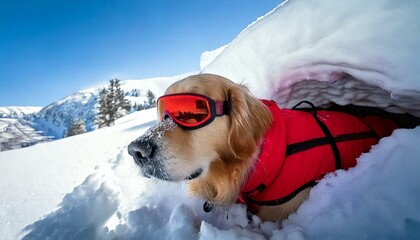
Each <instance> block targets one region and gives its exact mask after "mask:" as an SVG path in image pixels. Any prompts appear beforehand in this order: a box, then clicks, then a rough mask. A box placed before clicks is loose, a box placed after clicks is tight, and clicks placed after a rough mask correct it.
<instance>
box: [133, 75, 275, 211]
mask: <svg viewBox="0 0 420 240" xmlns="http://www.w3.org/2000/svg"><path fill="white" fill-rule="evenodd" d="M178 93H193V94H200V95H204V96H206V97H208V98H210V99H213V100H215V101H228V103H229V111H228V112H229V113H228V114H227V115H223V116H218V117H216V118H215V119H214V120H213V121H212V122H211V123H210V124H208V125H206V126H203V127H200V128H197V129H194V130H185V129H183V128H181V127H180V126H178V125H177V124H176V123H175V122H174V121H173V119H172V118H171V117H167V118H165V119H164V120H162V121H160V122H159V123H158V124H157V125H156V126H154V127H152V128H150V129H149V130H148V131H147V132H146V133H145V134H144V135H143V136H141V137H140V138H138V139H136V140H135V141H133V142H132V143H131V144H130V145H129V148H128V151H129V153H130V154H131V155H132V156H133V158H134V160H135V162H136V163H137V164H138V165H139V166H140V168H141V170H142V172H143V174H144V175H145V176H153V177H156V178H159V179H163V180H169V181H182V180H191V181H190V182H189V185H190V189H191V190H192V192H193V193H195V194H198V195H201V196H202V197H205V198H207V199H208V200H212V201H214V202H219V203H226V204H228V203H232V202H234V201H235V200H236V197H237V194H238V191H239V188H240V186H241V184H242V181H243V178H244V177H245V175H246V173H247V172H248V170H249V168H250V167H251V166H252V164H253V158H254V156H253V155H255V154H256V153H257V149H258V148H257V147H258V141H259V140H260V138H261V137H262V136H263V134H264V133H265V132H266V131H267V129H268V127H269V125H270V123H271V115H270V113H269V111H268V109H267V108H266V107H265V106H264V105H263V104H262V103H261V102H260V101H259V100H258V99H256V98H255V97H253V96H252V95H251V94H250V93H249V91H248V90H247V89H246V88H245V87H243V86H241V85H238V84H235V83H233V82H231V81H230V80H228V79H226V78H223V77H220V76H216V75H210V74H202V75H195V76H191V77H188V78H186V79H184V80H181V81H178V82H176V83H174V84H173V85H171V86H170V87H169V88H168V89H167V90H166V93H165V95H169V94H178Z"/></svg>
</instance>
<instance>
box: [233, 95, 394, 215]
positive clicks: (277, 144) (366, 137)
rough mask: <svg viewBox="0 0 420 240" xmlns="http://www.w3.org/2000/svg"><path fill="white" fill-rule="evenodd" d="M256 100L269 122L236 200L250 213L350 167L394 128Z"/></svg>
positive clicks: (390, 123) (374, 121)
mask: <svg viewBox="0 0 420 240" xmlns="http://www.w3.org/2000/svg"><path fill="white" fill-rule="evenodd" d="M262 101H263V103H264V104H265V105H266V106H267V107H268V109H269V110H270V111H271V113H272V115H273V119H274V121H273V123H272V125H271V127H270V129H269V130H268V132H267V133H266V134H265V136H264V139H263V142H262V143H261V152H260V155H259V158H258V160H257V161H256V164H255V166H254V168H253V171H252V172H251V173H250V174H249V178H248V180H247V181H246V182H245V184H244V185H243V187H242V189H241V194H240V196H239V198H238V202H240V203H245V204H247V205H248V207H249V209H250V211H251V212H254V213H256V212H258V208H259V206H274V205H279V204H283V203H285V202H287V201H288V200H290V199H292V198H293V197H294V196H296V194H298V193H299V192H300V191H301V190H303V189H305V188H307V187H310V186H313V185H314V184H315V182H316V181H318V180H320V179H321V178H322V177H323V176H324V175H325V174H326V173H329V172H333V171H335V170H337V169H348V168H350V167H354V166H355V165H356V158H357V157H359V156H360V155H361V153H363V152H367V151H369V149H370V148H371V146H372V145H374V144H376V143H377V142H378V140H379V138H381V137H385V136H389V135H390V134H391V133H392V131H393V130H394V129H396V128H397V127H398V125H397V124H396V123H394V122H393V121H391V120H388V119H385V118H383V117H379V116H375V115H368V116H365V117H363V118H361V117H356V116H354V115H351V114H347V113H344V112H338V111H326V110H318V111H317V112H311V111H302V110H292V109H280V108H279V107H278V106H277V104H276V103H275V102H273V101H267V100H262ZM313 111H315V110H314V109H313Z"/></svg>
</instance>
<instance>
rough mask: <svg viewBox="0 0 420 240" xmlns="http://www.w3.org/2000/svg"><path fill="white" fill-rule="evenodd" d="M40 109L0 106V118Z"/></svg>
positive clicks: (22, 114)
mask: <svg viewBox="0 0 420 240" xmlns="http://www.w3.org/2000/svg"><path fill="white" fill-rule="evenodd" d="M41 109H42V107H13V106H12V107H0V118H19V117H23V116H25V115H27V114H31V113H36V112H39V110H41Z"/></svg>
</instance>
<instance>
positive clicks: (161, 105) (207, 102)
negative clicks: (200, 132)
mask: <svg viewBox="0 0 420 240" xmlns="http://www.w3.org/2000/svg"><path fill="white" fill-rule="evenodd" d="M157 110H158V119H159V121H163V120H164V119H165V118H167V117H170V118H172V120H173V121H174V122H175V123H176V124H177V125H178V126H179V127H181V128H183V129H186V130H193V129H197V128H201V127H204V126H206V125H208V124H209V123H211V122H212V121H213V120H214V119H215V118H216V117H220V116H223V115H227V114H228V102H227V101H214V100H213V99H211V98H209V97H207V96H204V95H200V94H194V93H178V94H169V95H164V96H162V97H160V98H158V100H157Z"/></svg>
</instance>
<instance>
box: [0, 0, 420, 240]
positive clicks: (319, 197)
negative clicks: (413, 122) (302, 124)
mask: <svg viewBox="0 0 420 240" xmlns="http://www.w3.org/2000/svg"><path fill="white" fill-rule="evenodd" d="M419 20H420V2H419V1H386V0H377V1H362V0H358V1H347V2H345V1H340V2H338V1H334V2H332V1H326V0H318V1H309V0H294V1H289V2H287V3H286V4H285V5H284V6H281V7H278V8H277V9H276V10H274V11H273V12H271V13H269V14H268V15H266V16H265V17H263V18H261V19H260V20H259V21H257V22H255V23H254V24H252V25H250V26H249V27H248V28H247V29H245V30H244V31H243V32H242V33H241V34H240V35H239V36H238V37H237V38H236V39H235V40H234V41H233V42H232V43H230V44H228V45H227V46H226V48H225V49H224V50H223V51H222V52H221V53H220V54H218V55H217V54H216V55H217V56H215V58H214V61H213V62H211V63H209V64H208V65H207V67H205V68H204V69H203V71H204V72H213V73H218V74H221V75H224V76H226V77H229V78H231V79H233V80H234V81H237V82H244V83H246V84H247V85H248V86H249V87H250V89H251V91H253V92H254V93H255V94H256V95H257V96H259V97H266V98H269V97H272V98H275V99H276V100H277V101H278V102H279V104H280V105H283V106H290V105H292V104H293V103H294V102H296V101H298V99H308V100H311V101H313V102H315V103H317V104H318V105H322V104H328V103H329V102H330V101H334V102H337V103H343V104H345V103H359V104H364V105H374V106H378V107H382V108H386V109H388V110H392V111H408V112H411V113H413V114H417V115H419V114H418V113H419V109H420V108H419V101H418V99H419V96H420V95H419V92H420V81H419V78H418V76H420V61H417V58H418V56H420V54H419V53H420V47H419V46H418V43H419V42H420V37H419V35H420V29H419V24H418V22H420V21H419ZM305 80H309V81H305ZM155 111H156V109H150V110H147V111H142V112H137V113H134V114H130V115H128V116H126V117H124V118H122V119H119V120H118V121H117V123H116V125H115V126H113V127H110V128H106V129H101V130H97V131H94V132H90V133H87V134H83V135H79V136H74V137H70V138H66V139H62V140H59V141H55V142H51V143H46V144H39V145H36V146H33V147H30V148H25V149H20V150H13V151H8V152H2V153H0V173H1V176H0V178H1V181H0V189H1V194H0V232H1V234H2V238H4V239H16V238H24V239H223V240H224V239H270V238H271V239H419V238H420V206H419V202H420V184H419V182H420V175H419V174H418V173H419V172H420V148H419V147H418V144H419V141H420V127H418V128H416V129H410V130H396V131H395V132H394V133H393V134H392V135H391V136H390V137H387V138H384V139H382V140H381V141H380V142H379V144H377V145H375V146H374V147H373V149H372V150H371V151H370V152H368V153H365V154H363V155H362V156H361V157H360V158H359V160H358V162H359V164H358V165H357V166H356V167H355V168H352V169H350V170H348V171H343V170H340V171H337V172H335V173H331V174H329V175H327V176H326V177H325V178H324V179H323V180H322V181H320V182H319V184H318V185H317V186H315V187H314V188H313V190H312V191H311V194H310V198H309V199H308V200H307V201H306V202H305V203H304V204H303V205H302V206H301V207H300V208H299V209H298V211H297V212H296V214H293V215H291V216H290V217H289V218H288V219H287V220H286V221H284V222H282V223H281V222H261V221H260V220H259V219H258V218H257V217H256V216H252V220H251V221H249V220H248V217H247V213H246V209H245V207H244V206H242V205H234V206H232V207H231V208H230V209H219V208H216V209H215V210H213V211H212V212H210V213H205V212H203V210H202V206H203V200H202V199H197V198H192V197H190V196H189V195H188V193H187V192H186V184H185V183H167V182H163V181H158V180H154V179H145V178H143V177H141V176H140V174H139V169H138V168H137V167H136V166H135V164H134V162H133V160H132V158H131V157H130V156H129V155H128V154H127V149H126V147H127V145H128V144H129V143H130V142H131V141H132V140H134V139H135V138H137V137H138V136H140V135H141V134H143V133H145V132H146V131H147V129H148V128H149V127H150V126H152V125H153V124H155V122H156V113H155Z"/></svg>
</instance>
